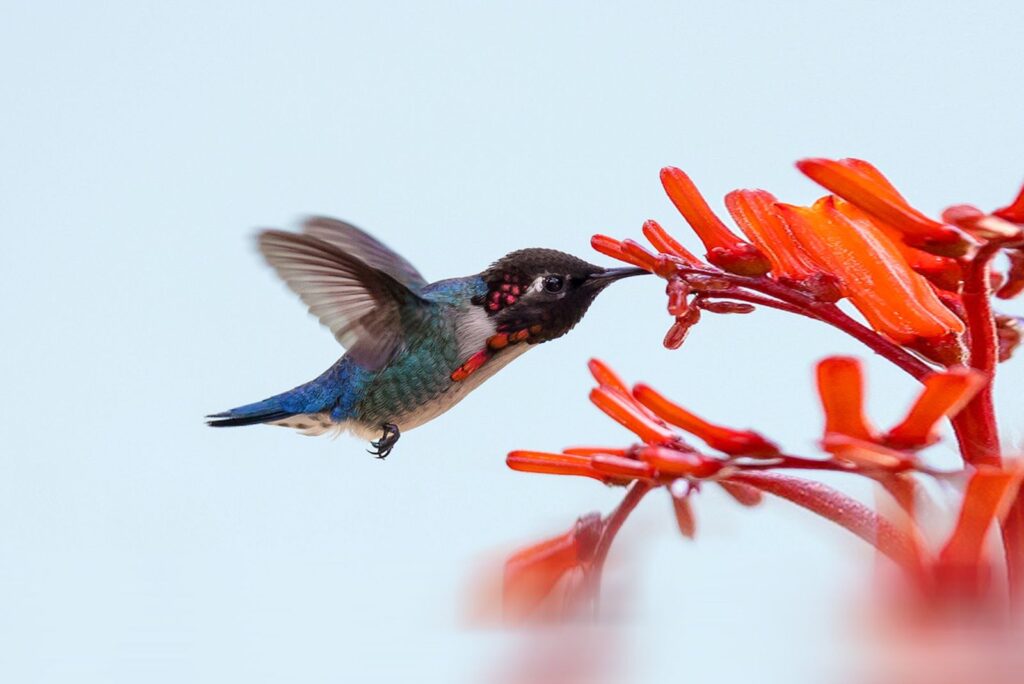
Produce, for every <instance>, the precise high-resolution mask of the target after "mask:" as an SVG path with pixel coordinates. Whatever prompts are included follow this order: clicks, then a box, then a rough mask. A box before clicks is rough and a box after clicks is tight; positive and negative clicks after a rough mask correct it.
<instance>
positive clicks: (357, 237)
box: [302, 216, 427, 292]
mask: <svg viewBox="0 0 1024 684" xmlns="http://www.w3.org/2000/svg"><path fill="white" fill-rule="evenodd" d="M302 232H304V233H305V234H306V235H312V236H313V237H315V238H319V239H321V240H323V241H324V242H328V243H330V244H332V245H334V246H335V247H337V248H338V249H340V250H341V251H342V252H345V253H346V254H351V255H352V256H354V257H355V258H357V259H359V260H360V261H362V262H364V263H365V264H366V265H368V266H370V267H372V268H375V269H377V270H378V271H383V272H384V273H387V274H388V275H389V276H391V277H392V278H394V279H395V280H397V281H398V282H400V283H402V284H403V285H405V286H406V287H407V288H409V289H410V290H412V291H413V292H419V291H420V290H421V289H423V287H424V286H426V284H427V281H426V279H424V277H423V276H422V275H420V272H419V271H417V270H416V268H415V267H414V266H413V265H412V264H410V263H409V262H408V261H406V260H405V259H404V258H402V256H401V255H399V254H398V253H396V252H395V251H394V250H392V249H391V248H390V247H388V246H387V245H385V244H384V243H382V242H381V241H379V240H378V239H377V238H375V237H373V236H372V235H369V234H367V233H364V232H363V231H361V230H359V229H358V228H356V227H355V226H353V225H352V224H350V223H345V222H344V221H338V220H336V219H330V218H324V217H321V216H314V217H313V218H310V219H308V220H307V221H306V222H305V223H304V224H303V225H302Z"/></svg>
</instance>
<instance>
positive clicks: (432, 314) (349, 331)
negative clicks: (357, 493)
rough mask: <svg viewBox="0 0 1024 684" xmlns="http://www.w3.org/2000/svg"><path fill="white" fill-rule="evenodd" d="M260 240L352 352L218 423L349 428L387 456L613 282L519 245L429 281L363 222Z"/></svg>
mask: <svg viewBox="0 0 1024 684" xmlns="http://www.w3.org/2000/svg"><path fill="white" fill-rule="evenodd" d="M258 242H259V249H260V252H261V253H262V254H263V257H264V258H265V259H266V260H267V263H269V264H270V265H271V266H272V267H273V268H274V270H275V271H277V274H278V275H279V276H280V277H281V278H282V279H283V280H284V281H285V282H286V283H287V284H288V286H289V287H290V288H291V289H292V290H293V291H294V292H295V293H296V294H298V295H299V297H300V298H301V299H302V301H303V302H304V303H305V304H306V305H307V306H308V307H309V311H310V313H312V314H313V315H315V316H316V317H317V318H319V319H320V322H321V323H322V324H323V325H325V326H326V327H327V328H329V329H330V330H331V332H333V333H334V336H335V338H336V339H337V340H338V342H340V343H341V344H342V346H344V347H345V348H346V350H347V351H346V353H345V354H344V355H343V356H342V357H341V358H340V359H339V360H338V361H337V362H336V363H335V364H334V365H333V366H331V367H330V368H328V369H327V370H326V371H324V373H323V374H322V375H320V377H318V378H316V379H315V380H311V381H310V382H307V383H305V384H304V385H299V386H298V387H296V388H294V389H291V390H288V391H287V392H283V393H281V394H278V395H275V396H272V397H270V398H269V399H264V400H263V401H258V402H256V403H254V404H247V405H245V406H240V407H238V408H233V409H231V410H230V411H224V412H223V413H215V414H213V415H210V416H207V418H208V419H209V420H208V424H209V425H211V426H214V427H233V426H237V425H253V424H256V423H269V424H272V425H282V426H285V427H291V428H294V429H296V430H300V431H302V432H304V433H305V434H310V435H318V434H323V433H325V432H329V431H338V432H340V431H345V430H347V431H349V432H352V433H354V434H355V435H357V436H360V437H363V438H365V439H372V438H373V437H377V436H378V435H379V438H378V439H376V440H374V441H372V442H371V443H370V444H371V446H372V447H373V450H372V451H371V452H370V453H372V454H374V455H376V456H377V457H378V458H384V457H386V456H387V455H388V454H389V453H391V450H392V448H394V446H395V443H396V442H397V441H398V438H399V436H400V434H401V431H403V430H410V429H412V428H414V427H418V426H420V425H422V424H424V423H426V422H427V421H429V420H432V419H434V418H436V417H437V416H439V415H440V414H442V413H444V412H445V411H447V410H448V409H450V408H451V407H452V406H454V405H455V404H456V403H458V402H459V401H461V400H462V398H463V397H465V396H466V395H467V394H468V393H469V392H471V391H472V390H473V389H475V388H476V387H478V386H479V385H480V384H481V383H482V382H483V381H484V380H486V379H487V378H489V377H491V376H492V375H494V374H495V373H496V372H497V371H499V370H501V369H502V368H503V367H504V366H505V365H506V364H508V363H509V362H510V361H512V360H513V359H515V358H516V357H518V356H519V355H521V354H522V353H523V352H525V351H526V350H527V349H529V348H530V347H531V346H533V345H536V344H540V343H543V342H548V341H550V340H553V339H555V338H558V337H561V336H562V335H564V334H566V333H567V332H569V330H571V329H572V327H573V326H575V325H576V324H577V323H578V322H579V321H580V319H582V318H583V315H584V314H585V313H586V311H587V308H588V307H589V306H590V304H591V302H593V301H594V298H595V297H597V295H598V294H599V293H600V292H601V291H602V290H603V289H604V288H605V287H607V286H608V285H609V284H611V283H613V282H615V281H616V280H619V279H620V278H625V277H628V276H633V275H640V274H643V273H646V271H643V270H642V269H638V268H614V269H606V268H601V267H600V266H595V265H593V264H589V263H587V262H586V261H583V260H582V259H579V258H577V257H574V256H572V255H571V254H565V253H564V252H558V251H555V250H553V249H521V250H518V251H515V252H512V253H510V254H507V255H506V256H504V257H502V258H501V259H498V261H496V262H494V263H493V264H492V265H491V266H490V267H488V268H487V269H486V270H484V271H483V272H481V273H478V274H476V275H471V276H466V277H464V278H451V279H448V280H439V281H437V282H435V283H427V281H426V280H425V279H424V278H423V276H421V275H420V274H419V272H418V271H417V270H416V269H415V268H414V267H413V266H412V265H411V264H409V262H408V261H406V260H405V259H403V258H402V257H401V256H399V255H398V254H396V253H395V252H393V251H392V250H390V249H389V248H388V247H386V246H385V245H383V244H382V243H380V242H379V241H378V240H376V239H375V238H373V237H371V236H370V235H368V234H366V233H364V232H363V231H361V230H359V229H358V228H356V227H355V226H352V225H349V224H347V223H343V222H341V221H336V220H333V219H328V218H312V219H309V220H308V221H306V222H305V224H303V228H302V232H300V233H289V232H286V231H280V230H265V231H263V232H261V233H260V234H259V237H258Z"/></svg>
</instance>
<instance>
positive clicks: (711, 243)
mask: <svg viewBox="0 0 1024 684" xmlns="http://www.w3.org/2000/svg"><path fill="white" fill-rule="evenodd" d="M661 185H662V187H664V188H665V193H666V194H668V197H669V199H670V200H672V204H674V205H675V207H676V209H677V210H678V211H679V213H680V214H682V215H683V218H684V219H686V222H687V223H689V224H690V227H691V228H693V230H694V232H695V233H697V236H698V237H699V238H700V240H701V242H703V243H704V246H705V247H706V248H707V249H708V251H712V250H714V249H715V248H716V247H722V248H725V249H732V247H733V245H735V244H736V243H743V240H741V239H740V238H739V236H737V235H736V234H735V233H733V232H732V231H731V230H729V228H727V227H726V225H725V224H724V223H722V221H721V219H719V218H718V217H717V216H716V215H715V212H713V211H711V207H709V206H708V203H707V201H706V200H705V199H704V197H703V196H701V194H700V191H699V190H697V186H696V185H694V184H693V181H692V180H690V177H689V176H687V175H686V174H685V173H684V172H683V171H682V170H680V169H677V168H675V167H674V166H666V167H665V168H663V169H662V170H661ZM762 258H763V257H762ZM712 263H714V262H712Z"/></svg>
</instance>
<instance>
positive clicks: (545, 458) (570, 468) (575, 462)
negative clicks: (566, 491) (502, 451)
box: [505, 451, 605, 482]
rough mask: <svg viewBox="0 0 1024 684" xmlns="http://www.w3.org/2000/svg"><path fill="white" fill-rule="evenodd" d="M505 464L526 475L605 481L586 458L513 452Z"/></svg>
mask: <svg viewBox="0 0 1024 684" xmlns="http://www.w3.org/2000/svg"><path fill="white" fill-rule="evenodd" d="M505 464H506V465H507V466H508V467H509V468H511V469H512V470H517V471H519V472H524V473H541V474H545V475H575V476H580V477H590V478H593V479H595V480H600V481H602V482H604V481H605V478H604V476H603V475H601V474H600V473H598V472H597V471H596V470H594V469H593V468H592V467H591V465H590V459H589V458H588V457H585V456H576V455H572V454H552V453H547V452H543V451H513V452H510V453H509V455H508V456H507V457H506V458H505Z"/></svg>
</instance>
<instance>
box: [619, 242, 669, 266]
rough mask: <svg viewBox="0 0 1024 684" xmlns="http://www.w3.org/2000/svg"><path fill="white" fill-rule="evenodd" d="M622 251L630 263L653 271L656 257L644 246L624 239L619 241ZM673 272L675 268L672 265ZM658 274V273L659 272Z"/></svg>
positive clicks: (656, 263)
mask: <svg viewBox="0 0 1024 684" xmlns="http://www.w3.org/2000/svg"><path fill="white" fill-rule="evenodd" d="M620 245H621V249H622V253H623V254H624V255H625V256H626V257H628V258H629V259H630V260H631V261H632V263H634V264H637V265H639V266H640V268H645V269H647V270H648V271H654V270H655V267H656V266H657V265H658V259H657V257H656V256H655V255H654V254H651V253H650V252H648V251H647V250H646V249H644V246H643V245H641V244H640V243H639V242H636V241H635V240H630V239H626V240H623V241H622V242H621V243H620ZM672 270H673V272H674V271H675V268H674V267H673V269H672ZM659 275H660V274H659Z"/></svg>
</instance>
